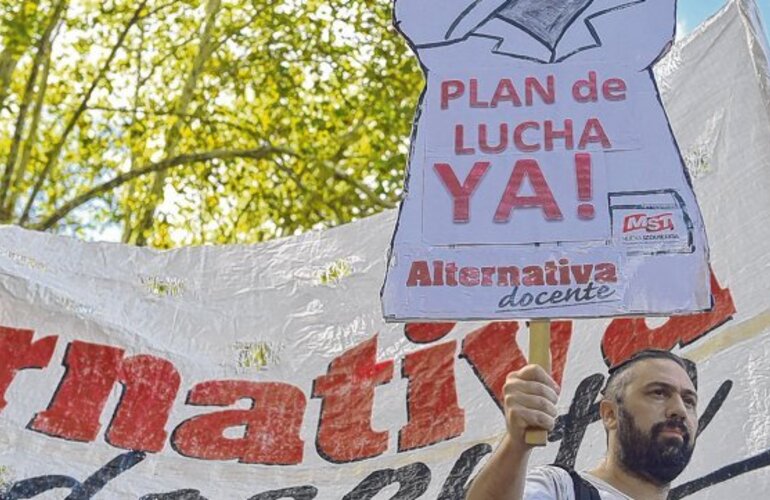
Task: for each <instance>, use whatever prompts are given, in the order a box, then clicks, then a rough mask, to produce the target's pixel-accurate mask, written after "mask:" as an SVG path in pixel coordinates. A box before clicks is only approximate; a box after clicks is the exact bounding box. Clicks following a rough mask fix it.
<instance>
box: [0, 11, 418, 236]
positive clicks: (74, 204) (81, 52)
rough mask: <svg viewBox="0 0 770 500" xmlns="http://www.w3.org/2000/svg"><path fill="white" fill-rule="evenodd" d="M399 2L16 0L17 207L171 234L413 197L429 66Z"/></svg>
mask: <svg viewBox="0 0 770 500" xmlns="http://www.w3.org/2000/svg"><path fill="white" fill-rule="evenodd" d="M57 5H60V6H61V7H62V8H61V14H60V15H59V16H57V15H56V14H55V13H56V7H57ZM391 9H392V5H391V0H374V1H372V0H369V1H363V0H353V1H350V0H345V1H343V0H276V1H270V2H267V1H264V0H145V1H144V2H141V1H138V0H131V1H129V0H109V1H102V0H38V1H32V0H25V1H22V2H20V1H19V0H0V43H2V44H3V45H2V46H0V188H3V189H0V222H5V223H14V224H20V225H23V226H26V227H30V228H36V229H48V230H52V231H56V232H61V233H67V234H76V235H80V236H84V237H94V235H101V234H105V233H107V234H122V235H123V240H124V241H128V242H138V243H143V242H145V241H146V242H147V243H148V244H151V245H153V246H156V247H160V248H168V247H172V246H178V245H187V244H201V243H252V242H258V241H263V240H266V239H270V238H274V237H280V236H285V235H291V234H296V233H298V232H302V231H305V230H308V229H311V228H321V227H328V226H333V225H337V224H341V223H345V222H348V221H351V220H354V219H357V218H360V217H365V216H368V215H371V214H374V213H377V212H379V211H381V210H383V209H385V208H388V207H393V206H395V204H396V203H397V201H398V199H399V196H400V192H401V191H400V190H401V185H402V182H403V169H404V167H405V165H406V154H407V151H408V136H409V132H410V127H411V121H412V116H413V114H414V108H415V105H416V99H417V95H418V94H419V92H420V89H421V88H422V85H423V82H422V76H421V75H420V72H419V69H418V67H417V63H416V60H415V58H414V57H413V56H412V55H411V53H409V51H408V48H407V45H406V43H405V42H404V41H403V40H402V39H401V38H400V37H399V36H398V34H397V33H396V31H395V29H394V28H393V27H392V25H391ZM207 27H208V29H206V28H207ZM46 44H48V46H49V47H50V50H48V48H47V45H46ZM4 72H5V73H4ZM4 74H7V75H8V76H9V77H8V78H6V79H4V78H3V77H4ZM31 78H32V80H30V79H31ZM3 82H6V83H3ZM30 83H31V85H30ZM4 96H7V97H4ZM36 117H37V118H36ZM14 149H15V151H16V152H15V153H13V151H14ZM25 153H26V154H25ZM145 213H149V214H150V215H151V217H150V218H149V220H148V221H145V220H143V215H142V214H145ZM147 222H149V224H148V223H147Z"/></svg>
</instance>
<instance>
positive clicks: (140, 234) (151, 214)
mask: <svg viewBox="0 0 770 500" xmlns="http://www.w3.org/2000/svg"><path fill="white" fill-rule="evenodd" d="M221 7H222V2H221V0H208V2H207V3H206V17H205V19H204V21H203V30H202V31H201V36H200V43H199V44H198V53H197V54H196V56H195V60H194V61H193V65H192V68H191V69H190V73H189V74H188V76H187V80H186V81H185V85H184V88H183V90H182V94H181V95H180V96H179V99H178V100H177V102H176V104H175V106H174V115H175V116H176V121H174V123H173V125H171V128H170V129H168V131H167V133H166V141H165V142H166V144H165V148H164V151H163V156H164V158H171V157H173V156H175V155H176V152H177V148H178V146H179V140H180V137H181V128H182V126H183V124H184V122H183V121H182V118H181V117H182V116H184V115H186V114H187V109H188V108H189V106H190V102H191V101H192V98H193V93H194V92H195V88H196V86H197V84H198V80H199V79H200V76H201V73H202V72H203V68H204V66H205V65H206V63H207V62H208V60H209V59H210V58H211V55H212V53H213V51H214V47H215V43H214V42H215V40H214V27H215V24H216V19H217V15H218V14H219V11H220V9H221ZM167 175H168V172H167V171H166V170H163V171H159V172H157V173H156V174H155V175H154V179H153V184H152V188H151V191H150V196H149V199H148V203H147V206H146V207H144V209H143V211H142V212H141V213H140V214H139V216H138V221H137V225H136V227H134V228H132V227H131V225H130V224H127V225H126V228H125V231H128V232H129V235H128V236H127V237H126V236H125V235H124V238H123V239H124V241H127V242H128V243H134V244H136V245H139V246H144V245H146V244H147V236H148V232H149V231H150V229H151V228H152V225H153V221H154V219H155V211H156V210H157V207H158V205H159V204H160V203H162V201H163V186H164V184H165V181H166V177H167Z"/></svg>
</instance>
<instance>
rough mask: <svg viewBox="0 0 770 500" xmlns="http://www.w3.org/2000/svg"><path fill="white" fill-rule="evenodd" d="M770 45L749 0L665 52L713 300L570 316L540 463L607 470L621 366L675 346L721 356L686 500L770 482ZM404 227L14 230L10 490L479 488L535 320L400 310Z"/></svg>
mask: <svg viewBox="0 0 770 500" xmlns="http://www.w3.org/2000/svg"><path fill="white" fill-rule="evenodd" d="M762 36H763V35H762V29H761V27H760V26H759V24H758V19H757V12H756V7H755V5H754V4H753V2H751V1H748V0H735V1H732V2H731V3H730V4H729V5H728V6H727V7H725V9H724V10H723V11H722V12H721V13H720V14H719V15H718V16H716V17H715V18H712V19H711V20H710V21H709V22H707V23H706V25H704V26H703V27H701V28H699V29H697V30H696V32H695V33H693V34H692V35H691V36H690V37H689V38H688V39H686V40H684V41H683V43H681V44H679V45H677V46H676V47H674V49H673V51H672V52H671V54H670V55H669V57H668V58H667V59H666V60H665V61H663V62H662V63H661V64H660V65H659V67H658V70H659V74H658V78H659V85H660V87H661V89H662V90H663V96H664V100H665V102H666V106H667V109H668V111H669V114H670V116H671V119H672V123H673V125H674V132H675V134H676V136H677V138H678V141H679V144H680V146H681V149H682V151H683V153H684V154H685V156H686V158H687V160H688V163H689V165H690V170H691V173H692V174H693V177H694V184H695V190H696V192H697V195H698V198H699V200H700V201H701V207H702V210H703V216H704V219H705V222H706V224H707V227H708V228H709V232H710V238H711V241H710V242H711V248H712V271H713V273H712V275H711V278H710V280H711V290H712V292H713V295H714V299H715V308H714V310H713V311H712V312H710V313H702V314H697V315H693V316H677V317H673V318H670V319H669V318H658V319H654V320H653V319H650V320H644V319H641V318H636V319H612V320H611V319H602V320H590V321H589V320H585V321H580V320H576V321H563V322H556V323H555V325H554V334H553V342H552V354H553V359H554V376H555V377H556V378H557V379H558V380H560V381H561V385H562V388H563V389H562V398H561V401H560V403H559V410H560V412H561V414H562V416H561V417H560V418H559V421H558V425H557V429H556V431H555V432H553V433H552V434H551V436H550V438H549V441H550V443H549V446H547V447H546V448H544V449H539V450H537V451H536V452H535V454H534V455H533V462H534V463H549V462H553V461H559V462H561V463H564V464H574V465H575V466H576V467H577V468H582V467H589V466H592V465H593V464H595V463H596V462H597V461H598V460H599V459H600V458H601V457H602V456H603V454H604V448H605V440H604V432H603V429H602V428H601V424H600V423H598V413H597V408H596V404H595V402H596V398H597V393H598V391H599V389H600V388H601V386H602V384H603V382H604V379H605V376H606V370H607V364H609V363H614V362H617V361H619V360H622V359H624V358H626V357H628V356H629V355H631V354H632V353H633V352H635V351H637V350H639V349H642V348H645V347H658V348H663V349H672V350H673V351H674V352H677V353H683V354H684V355H685V356H686V357H688V358H690V359H692V360H693V361H695V362H696V363H697V368H698V390H699V395H700V401H701V403H700V405H699V412H700V414H701V415H702V416H701V434H700V437H699V439H698V444H697V446H696V449H695V454H694V456H693V460H692V463H691V465H690V466H689V467H688V468H687V469H686V470H685V472H684V473H683V475H682V476H681V477H680V478H678V479H677V481H676V483H675V485H674V493H673V494H672V498H681V497H685V496H688V495H691V497H692V498H698V499H706V500H723V499H725V498H759V497H760V496H762V495H764V492H766V491H770V469H768V466H770V438H769V436H770V419H768V415H770V362H769V360H770V343H769V342H768V334H770V299H769V298H768V297H769V295H768V291H770V286H769V285H768V283H770V257H769V256H770V227H768V225H767V223H766V221H767V220H768V215H770V197H768V195H767V193H768V192H770V171H768V165H770V140H768V137H770V113H769V111H770V93H769V92H770V90H769V89H770V77H769V76H768V75H769V74H768V67H767V58H766V50H765V47H764V41H763V38H762ZM395 220H396V214H395V213H392V212H391V213H386V214H382V215H380V216H377V217H372V218H370V219H367V220H364V221H360V222H357V223H354V224H350V225H347V226H343V227H340V228H337V229H334V230H330V231H325V232H320V233H309V234H306V235H303V236H300V237H297V238H291V239H286V240H281V241H274V242H270V243H267V244H264V245H259V246H230V247H201V248H186V249H179V250H174V251H169V252H154V251H151V250H148V249H140V248H133V247H128V246H123V245H118V244H89V243H83V242H79V241H76V240H73V239H69V238H63V237H57V236H52V235H49V234H42V233H35V232H29V231H25V230H21V229H18V228H15V227H4V228H0V492H2V493H1V494H0V497H1V498H3V500H9V499H21V498H41V499H43V498H45V499H61V498H72V499H86V498H97V499H132V500H133V499H140V498H141V499H144V500H150V499H166V500H169V499H201V498H205V499H212V500H214V499H222V500H233V499H255V500H259V499H261V500H265V499H279V498H294V499H302V500H304V499H313V498H316V499H341V498H344V499H370V498H376V499H386V498H393V499H399V500H403V499H416V498H420V499H435V498H440V499H459V498H461V496H462V488H463V486H464V485H465V483H466V482H467V479H468V477H469V476H470V475H471V474H472V473H473V471H474V470H476V469H477V468H478V467H479V466H480V464H481V463H482V462H483V460H484V457H486V456H487V455H488V454H489V453H490V451H491V449H492V446H493V445H494V443H495V442H496V441H497V440H498V439H499V437H500V436H501V433H502V432H504V422H503V418H502V415H501V413H500V410H499V406H498V395H499V393H500V388H501V386H502V381H503V379H504V377H505V375H506V373H507V372H508V371H510V370H512V369H516V368H517V367H520V366H522V365H523V364H525V363H526V360H525V356H524V354H523V353H526V352H527V335H526V327H525V325H524V324H523V322H517V321H510V322H497V323H484V322H464V323H458V324H453V323H443V324H410V325H408V326H406V327H405V326H404V325H399V324H386V323H385V322H384V321H383V318H382V311H381V308H380V297H379V295H378V292H379V288H380V285H381V283H382V278H383V275H384V273H385V267H386V253H387V249H388V245H389V241H388V238H389V234H390V233H391V230H392V228H393V226H394V224H395ZM650 279H652V280H654V279H657V276H650Z"/></svg>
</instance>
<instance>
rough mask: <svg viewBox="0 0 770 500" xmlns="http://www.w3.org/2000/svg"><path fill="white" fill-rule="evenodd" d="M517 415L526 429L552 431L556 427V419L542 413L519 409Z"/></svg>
mask: <svg viewBox="0 0 770 500" xmlns="http://www.w3.org/2000/svg"><path fill="white" fill-rule="evenodd" d="M517 415H518V417H519V418H520V419H521V420H522V421H523V423H524V427H526V428H536V429H545V430H547V431H552V430H553V428H554V426H555V425H556V419H555V418H554V417H552V416H550V415H548V414H546V413H543V412H542V411H537V410H525V409H520V410H519V411H518V412H517Z"/></svg>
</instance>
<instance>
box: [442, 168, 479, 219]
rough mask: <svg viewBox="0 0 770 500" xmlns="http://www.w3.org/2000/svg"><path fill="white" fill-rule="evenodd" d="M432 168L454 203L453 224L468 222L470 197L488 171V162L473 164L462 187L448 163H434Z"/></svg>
mask: <svg viewBox="0 0 770 500" xmlns="http://www.w3.org/2000/svg"><path fill="white" fill-rule="evenodd" d="M433 168H435V169H436V172H437V173H438V176H439V177H440V178H441V181H442V182H443V183H444V186H446V188H447V190H448V191H449V194H451V195H452V200H453V201H454V210H453V212H452V214H453V215H452V219H453V220H454V222H455V223H459V222H468V221H469V220H470V199H471V195H472V194H473V192H474V191H475V190H476V188H477V187H478V185H479V182H481V178H482V177H484V174H485V173H486V172H487V169H489V162H488V161H477V162H476V163H474V164H473V168H471V171H470V172H469V173H468V176H467V177H466V178H465V181H463V185H462V186H460V181H458V180H457V176H456V175H455V173H454V170H452V167H451V165H449V164H448V163H436V164H435V165H434V166H433Z"/></svg>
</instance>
